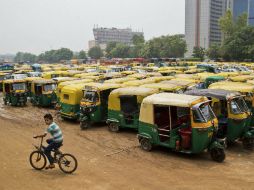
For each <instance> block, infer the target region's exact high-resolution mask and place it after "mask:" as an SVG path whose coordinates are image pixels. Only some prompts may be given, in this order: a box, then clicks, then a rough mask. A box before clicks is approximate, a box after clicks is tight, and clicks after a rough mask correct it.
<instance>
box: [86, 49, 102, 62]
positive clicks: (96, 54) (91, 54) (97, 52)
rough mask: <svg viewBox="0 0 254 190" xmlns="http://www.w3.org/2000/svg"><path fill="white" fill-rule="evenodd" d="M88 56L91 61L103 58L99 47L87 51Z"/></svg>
mask: <svg viewBox="0 0 254 190" xmlns="http://www.w3.org/2000/svg"><path fill="white" fill-rule="evenodd" d="M88 55H89V57H91V58H93V59H99V58H101V57H102V56H103V52H102V50H101V48H100V47H99V46H95V47H92V48H91V49H89V51H88Z"/></svg>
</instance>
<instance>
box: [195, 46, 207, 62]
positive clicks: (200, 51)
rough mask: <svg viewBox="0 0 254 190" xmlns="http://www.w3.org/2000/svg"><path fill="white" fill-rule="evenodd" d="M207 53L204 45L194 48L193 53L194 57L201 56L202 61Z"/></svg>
mask: <svg viewBox="0 0 254 190" xmlns="http://www.w3.org/2000/svg"><path fill="white" fill-rule="evenodd" d="M205 54H206V52H205V48H202V47H194V48H193V54H192V56H193V57H195V58H199V59H200V60H201V61H203V60H204V58H205Z"/></svg>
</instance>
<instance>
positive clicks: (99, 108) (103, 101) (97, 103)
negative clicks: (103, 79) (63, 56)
mask: <svg viewBox="0 0 254 190" xmlns="http://www.w3.org/2000/svg"><path fill="white" fill-rule="evenodd" d="M120 87H121V85H120V84H111V83H104V84H101V83H91V84H88V85H86V86H85V88H84V90H83V94H84V96H83V98H82V100H81V101H80V118H79V119H80V128H81V129H86V128H88V127H90V126H91V124H92V123H98V122H105V121H106V119H107V116H108V97H109V94H110V92H111V91H112V90H114V89H116V88H120Z"/></svg>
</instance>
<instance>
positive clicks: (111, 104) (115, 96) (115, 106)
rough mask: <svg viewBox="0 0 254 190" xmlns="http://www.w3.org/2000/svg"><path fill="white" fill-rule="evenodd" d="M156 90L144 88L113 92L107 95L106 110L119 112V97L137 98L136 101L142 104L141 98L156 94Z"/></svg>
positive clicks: (121, 89)
mask: <svg viewBox="0 0 254 190" xmlns="http://www.w3.org/2000/svg"><path fill="white" fill-rule="evenodd" d="M158 92H159V90H158V89H152V88H144V87H125V88H118V89H115V90H113V91H112V92H111V93H110V95H109V101H108V109H111V110H120V99H119V97H120V96H123V95H126V96H137V101H138V102H139V103H141V102H142V100H143V98H145V97H146V96H149V95H151V94H155V93H158Z"/></svg>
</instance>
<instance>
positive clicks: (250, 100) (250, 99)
mask: <svg viewBox="0 0 254 190" xmlns="http://www.w3.org/2000/svg"><path fill="white" fill-rule="evenodd" d="M209 89H222V90H231V91H237V92H240V93H241V94H242V95H244V99H245V101H246V103H247V105H248V107H249V109H250V110H251V113H252V117H251V121H250V126H252V127H253V126H254V85H253V84H250V83H242V82H231V81H222V82H216V83H213V84H211V85H210V86H209Z"/></svg>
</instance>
